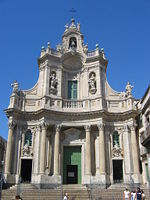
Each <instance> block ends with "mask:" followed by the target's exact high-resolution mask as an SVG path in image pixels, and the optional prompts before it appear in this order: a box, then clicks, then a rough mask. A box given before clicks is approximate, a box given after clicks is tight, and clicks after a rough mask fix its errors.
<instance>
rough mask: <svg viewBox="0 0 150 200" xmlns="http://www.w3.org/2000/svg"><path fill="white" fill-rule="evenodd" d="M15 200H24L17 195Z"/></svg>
mask: <svg viewBox="0 0 150 200" xmlns="http://www.w3.org/2000/svg"><path fill="white" fill-rule="evenodd" d="M15 199H16V200H23V199H22V198H21V197H20V196H19V195H16V197H15Z"/></svg>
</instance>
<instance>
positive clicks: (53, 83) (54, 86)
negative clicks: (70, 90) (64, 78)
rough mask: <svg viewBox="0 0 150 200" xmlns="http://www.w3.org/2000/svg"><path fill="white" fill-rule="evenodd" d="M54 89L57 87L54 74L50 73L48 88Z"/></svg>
mask: <svg viewBox="0 0 150 200" xmlns="http://www.w3.org/2000/svg"><path fill="white" fill-rule="evenodd" d="M56 87H57V80H56V73H55V72H52V73H51V75H50V88H51V89H56Z"/></svg>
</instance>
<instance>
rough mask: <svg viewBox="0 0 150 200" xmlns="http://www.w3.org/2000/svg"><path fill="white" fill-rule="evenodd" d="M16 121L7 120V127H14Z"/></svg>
mask: <svg viewBox="0 0 150 200" xmlns="http://www.w3.org/2000/svg"><path fill="white" fill-rule="evenodd" d="M15 125H16V123H15V121H14V120H9V122H8V127H9V129H13V128H14V127H15Z"/></svg>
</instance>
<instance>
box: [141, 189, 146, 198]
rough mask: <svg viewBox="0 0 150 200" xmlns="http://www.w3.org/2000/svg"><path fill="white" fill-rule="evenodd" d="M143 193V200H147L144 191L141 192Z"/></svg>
mask: <svg viewBox="0 0 150 200" xmlns="http://www.w3.org/2000/svg"><path fill="white" fill-rule="evenodd" d="M141 193H142V199H143V200H145V194H144V191H143V190H141Z"/></svg>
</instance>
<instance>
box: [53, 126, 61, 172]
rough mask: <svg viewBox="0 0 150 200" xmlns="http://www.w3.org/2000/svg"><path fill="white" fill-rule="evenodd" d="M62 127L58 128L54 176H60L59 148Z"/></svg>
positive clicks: (55, 143) (55, 144)
mask: <svg viewBox="0 0 150 200" xmlns="http://www.w3.org/2000/svg"><path fill="white" fill-rule="evenodd" d="M60 128H61V126H60V125H57V126H56V133H55V142H54V175H59V146H60Z"/></svg>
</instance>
